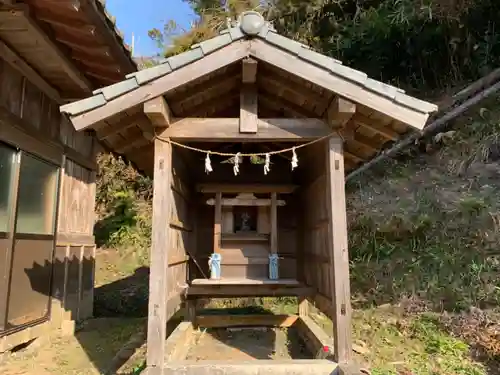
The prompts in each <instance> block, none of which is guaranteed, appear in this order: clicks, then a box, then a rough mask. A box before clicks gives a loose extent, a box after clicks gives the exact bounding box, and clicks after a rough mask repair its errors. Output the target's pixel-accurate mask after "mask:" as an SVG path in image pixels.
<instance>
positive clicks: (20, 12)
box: [0, 6, 92, 93]
mask: <svg viewBox="0 0 500 375" xmlns="http://www.w3.org/2000/svg"><path fill="white" fill-rule="evenodd" d="M5 13H7V15H5ZM12 15H13V16H17V17H20V18H23V19H24V20H25V22H26V24H27V25H28V27H29V28H30V29H31V30H32V31H33V32H34V33H36V35H37V37H39V38H40V39H42V40H43V42H44V44H45V45H46V46H47V47H48V48H50V49H51V51H52V52H53V53H54V54H55V55H57V56H58V58H59V60H60V63H61V67H62V69H63V70H64V72H65V73H66V74H67V75H68V76H69V77H70V78H71V80H72V81H73V82H74V83H75V84H76V85H77V86H79V87H80V89H82V90H83V91H84V92H87V93H89V92H91V91H92V84H91V83H90V82H89V81H88V79H87V78H86V77H85V76H84V75H83V74H82V73H81V71H80V69H78V68H77V67H76V66H75V65H74V64H73V62H72V61H70V59H69V58H68V57H67V56H66V55H65V54H64V53H63V52H62V51H61V47H60V46H58V45H57V43H56V42H55V41H54V38H53V36H52V32H51V30H46V28H42V27H41V26H40V25H39V24H38V23H37V22H36V21H35V20H34V19H33V18H31V17H30V15H29V12H28V8H26V7H20V8H17V6H16V9H15V10H12V11H11V12H0V17H2V16H3V17H5V16H6V17H11V16H12ZM68 55H69V54H68Z"/></svg>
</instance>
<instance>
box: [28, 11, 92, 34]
mask: <svg viewBox="0 0 500 375" xmlns="http://www.w3.org/2000/svg"><path fill="white" fill-rule="evenodd" d="M36 18H37V19H38V20H40V21H43V22H45V23H48V24H49V25H51V26H52V27H54V26H55V27H56V28H60V29H62V30H68V31H70V32H72V33H75V34H81V35H84V36H87V37H89V36H90V37H95V31H96V26H95V25H89V24H87V23H86V22H83V21H81V20H77V19H71V20H69V22H68V21H67V22H64V19H61V18H60V17H57V16H56V15H54V14H52V13H49V12H45V11H42V12H40V11H37V12H36Z"/></svg>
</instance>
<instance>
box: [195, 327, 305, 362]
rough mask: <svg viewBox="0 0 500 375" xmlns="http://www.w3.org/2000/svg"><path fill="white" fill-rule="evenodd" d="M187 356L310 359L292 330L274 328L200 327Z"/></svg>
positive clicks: (224, 358)
mask: <svg viewBox="0 0 500 375" xmlns="http://www.w3.org/2000/svg"><path fill="white" fill-rule="evenodd" d="M186 359H188V360H197V361H204V360H241V361H248V360H259V359H310V356H309V355H308V353H307V352H306V350H305V348H304V347H303V346H302V345H301V343H300V340H297V337H296V334H295V332H294V331H293V330H291V329H290V330H286V329H271V328H247V329H216V330H206V331H205V330H201V331H199V332H198V333H197V337H196V338H195V340H194V345H193V346H192V348H191V349H190V351H189V352H188V355H187V358H186Z"/></svg>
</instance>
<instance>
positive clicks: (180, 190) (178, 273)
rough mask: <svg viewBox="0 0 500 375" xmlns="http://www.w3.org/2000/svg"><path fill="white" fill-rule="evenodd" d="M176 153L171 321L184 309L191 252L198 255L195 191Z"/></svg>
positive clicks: (170, 256)
mask: <svg viewBox="0 0 500 375" xmlns="http://www.w3.org/2000/svg"><path fill="white" fill-rule="evenodd" d="M176 151H178V150H177V149H175V148H174V149H173V150H172V185H171V189H170V197H171V200H172V205H171V207H172V210H171V213H170V228H169V230H170V236H169V237H170V241H171V243H170V246H169V249H168V271H167V286H168V291H167V301H168V302H167V319H170V318H171V317H172V315H174V314H175V313H176V312H177V311H178V310H179V308H180V305H181V302H182V298H183V297H184V292H185V291H186V288H185V287H186V286H187V280H188V262H189V253H193V252H194V248H195V246H196V236H195V231H194V221H195V217H196V215H195V209H194V206H193V205H192V197H193V189H192V186H193V185H192V181H191V178H190V173H189V169H188V166H187V165H186V163H185V161H184V159H183V158H182V156H181V154H180V153H178V152H176Z"/></svg>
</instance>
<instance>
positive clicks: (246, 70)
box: [241, 57, 258, 83]
mask: <svg viewBox="0 0 500 375" xmlns="http://www.w3.org/2000/svg"><path fill="white" fill-rule="evenodd" d="M257 66H258V65H257V60H255V59H252V58H251V57H249V58H246V59H244V60H243V61H242V75H241V81H242V82H243V83H255V82H256V81H257Z"/></svg>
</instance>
